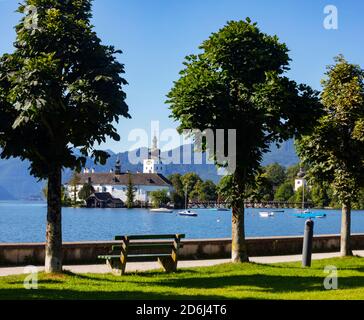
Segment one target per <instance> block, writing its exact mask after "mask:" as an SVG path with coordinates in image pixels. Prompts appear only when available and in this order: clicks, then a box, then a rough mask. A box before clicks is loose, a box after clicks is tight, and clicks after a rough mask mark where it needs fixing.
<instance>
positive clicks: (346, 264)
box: [0, 257, 364, 300]
mask: <svg viewBox="0 0 364 320" xmlns="http://www.w3.org/2000/svg"><path fill="white" fill-rule="evenodd" d="M328 265H333V266H336V267H337V268H338V275H339V289H338V290H330V291H327V290H325V289H324V286H323V281H324V278H325V277H326V276H327V274H325V273H324V268H325V266H328ZM23 279H24V276H13V277H4V278H2V277H0V299H151V300H155V299H158V300H163V299H299V300H302V299H364V258H357V257H354V258H343V259H327V260H320V261H314V262H313V266H312V268H311V269H302V268H301V266H300V263H282V264H274V265H258V264H242V265H232V264H224V265H219V266H215V267H206V268H190V269H181V270H180V271H179V272H178V273H176V274H165V273H163V272H159V271H155V272H146V273H141V274H128V275H125V276H122V277H117V276H113V275H110V274H108V275H93V274H84V275H75V274H69V273H68V274H64V275H45V274H40V275H39V288H38V290H31V291H29V290H25V289H24V288H23Z"/></svg>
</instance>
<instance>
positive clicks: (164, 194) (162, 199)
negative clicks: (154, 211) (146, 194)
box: [150, 189, 171, 208]
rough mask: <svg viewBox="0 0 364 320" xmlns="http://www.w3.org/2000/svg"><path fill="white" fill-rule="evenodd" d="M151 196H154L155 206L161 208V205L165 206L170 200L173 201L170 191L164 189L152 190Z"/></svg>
mask: <svg viewBox="0 0 364 320" xmlns="http://www.w3.org/2000/svg"><path fill="white" fill-rule="evenodd" d="M150 196H151V198H152V203H153V207H154V208H160V207H161V206H165V205H167V204H168V202H170V201H171V199H170V197H169V196H168V191H167V190H164V189H162V190H157V191H152V192H151V193H150Z"/></svg>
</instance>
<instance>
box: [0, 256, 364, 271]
mask: <svg viewBox="0 0 364 320" xmlns="http://www.w3.org/2000/svg"><path fill="white" fill-rule="evenodd" d="M354 255H357V256H360V257H364V251H354ZM339 256H340V254H339V253H316V254H313V256H312V259H313V260H320V259H328V258H334V257H339ZM301 259H302V256H301V255H294V256H275V257H251V258H250V261H251V262H256V263H262V264H271V263H282V262H295V261H301ZM228 262H230V260H229V259H220V260H194V261H180V262H178V268H179V269H180V268H192V267H208V266H214V265H218V264H223V263H228ZM159 268H160V266H159V264H158V262H130V263H128V264H127V265H126V271H127V272H142V271H149V270H155V269H159ZM64 269H65V270H67V271H71V272H73V273H95V274H104V273H109V272H110V270H109V268H108V267H107V266H106V264H97V265H82V266H64ZM38 270H39V272H42V271H43V270H44V269H43V267H38ZM23 273H24V267H12V268H0V277H4V276H10V275H20V274H23Z"/></svg>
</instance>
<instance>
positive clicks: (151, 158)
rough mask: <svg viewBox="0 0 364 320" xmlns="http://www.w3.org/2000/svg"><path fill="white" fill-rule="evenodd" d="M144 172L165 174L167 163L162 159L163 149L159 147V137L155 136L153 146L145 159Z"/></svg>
mask: <svg viewBox="0 0 364 320" xmlns="http://www.w3.org/2000/svg"><path fill="white" fill-rule="evenodd" d="M143 173H159V174H165V165H164V164H163V162H162V159H161V151H160V149H159V148H158V140H157V137H156V136H154V138H153V147H152V149H151V150H149V155H148V159H145V160H144V163H143Z"/></svg>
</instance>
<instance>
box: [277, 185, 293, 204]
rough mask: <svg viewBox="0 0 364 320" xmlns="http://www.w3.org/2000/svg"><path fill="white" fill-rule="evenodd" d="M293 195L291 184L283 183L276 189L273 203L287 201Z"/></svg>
mask: <svg viewBox="0 0 364 320" xmlns="http://www.w3.org/2000/svg"><path fill="white" fill-rule="evenodd" d="M293 195H294V190H293V187H292V183H291V182H285V183H283V184H281V185H280V186H279V187H278V189H277V191H276V193H275V195H274V200H275V201H288V200H289V199H290V198H291V197H292V196H293Z"/></svg>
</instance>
